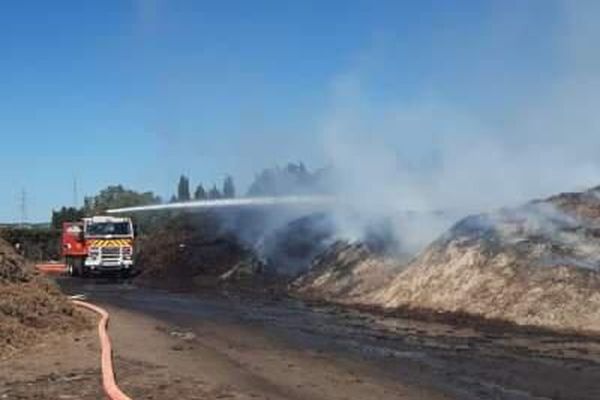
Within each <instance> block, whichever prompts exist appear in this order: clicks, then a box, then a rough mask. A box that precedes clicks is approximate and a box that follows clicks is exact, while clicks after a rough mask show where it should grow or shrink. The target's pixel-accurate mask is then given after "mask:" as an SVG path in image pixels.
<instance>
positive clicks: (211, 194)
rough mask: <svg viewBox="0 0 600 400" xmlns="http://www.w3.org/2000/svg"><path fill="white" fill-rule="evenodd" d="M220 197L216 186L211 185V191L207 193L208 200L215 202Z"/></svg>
mask: <svg viewBox="0 0 600 400" xmlns="http://www.w3.org/2000/svg"><path fill="white" fill-rule="evenodd" d="M221 197H222V196H221V192H219V189H217V185H213V187H212V189H210V190H209V192H208V198H209V199H211V200H216V199H220V198H221Z"/></svg>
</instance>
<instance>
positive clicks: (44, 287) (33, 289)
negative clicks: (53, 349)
mask: <svg viewBox="0 0 600 400" xmlns="http://www.w3.org/2000/svg"><path fill="white" fill-rule="evenodd" d="M85 326H88V322H87V320H86V319H85V318H84V316H83V315H82V314H81V313H80V312H78V311H77V310H75V309H74V308H73V306H72V305H71V304H70V303H69V302H68V300H67V299H66V297H65V296H64V295H63V294H62V293H60V291H59V290H58V289H57V288H56V287H55V286H54V285H53V284H52V283H50V282H49V281H47V280H46V279H45V278H43V277H41V276H38V275H36V274H35V273H34V272H33V268H32V266H31V265H29V264H28V262H27V261H26V260H25V259H24V258H23V257H21V256H20V255H18V254H16V252H15V251H14V249H13V247H12V246H11V245H9V244H8V243H7V242H5V241H4V240H2V239H0V358H1V357H5V356H8V355H10V354H11V353H12V352H14V351H15V350H17V349H19V348H22V347H24V346H26V345H29V344H31V343H34V342H35V341H37V340H39V338H40V337H43V336H44V335H46V334H49V333H52V332H54V333H60V332H65V331H67V330H73V329H80V328H82V327H85Z"/></svg>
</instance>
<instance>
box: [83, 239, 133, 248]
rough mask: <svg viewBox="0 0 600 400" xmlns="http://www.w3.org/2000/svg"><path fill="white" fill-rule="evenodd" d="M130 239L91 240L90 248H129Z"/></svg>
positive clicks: (131, 242)
mask: <svg viewBox="0 0 600 400" xmlns="http://www.w3.org/2000/svg"><path fill="white" fill-rule="evenodd" d="M132 244H133V241H132V240H131V239H110V240H92V241H90V247H127V246H131V245H132Z"/></svg>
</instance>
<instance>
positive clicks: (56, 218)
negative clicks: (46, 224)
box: [51, 207, 85, 230]
mask: <svg viewBox="0 0 600 400" xmlns="http://www.w3.org/2000/svg"><path fill="white" fill-rule="evenodd" d="M84 215H85V212H84V210H83V209H80V208H75V207H62V208H61V209H60V210H53V211H52V222H51V225H52V228H54V229H59V230H60V229H62V225H63V223H64V222H74V221H79V220H80V219H82V218H83V217H84Z"/></svg>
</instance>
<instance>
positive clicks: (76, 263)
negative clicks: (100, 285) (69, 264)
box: [73, 258, 84, 277]
mask: <svg viewBox="0 0 600 400" xmlns="http://www.w3.org/2000/svg"><path fill="white" fill-rule="evenodd" d="M73 274H74V276H79V277H84V270H83V260H82V259H80V258H78V259H76V260H73Z"/></svg>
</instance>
